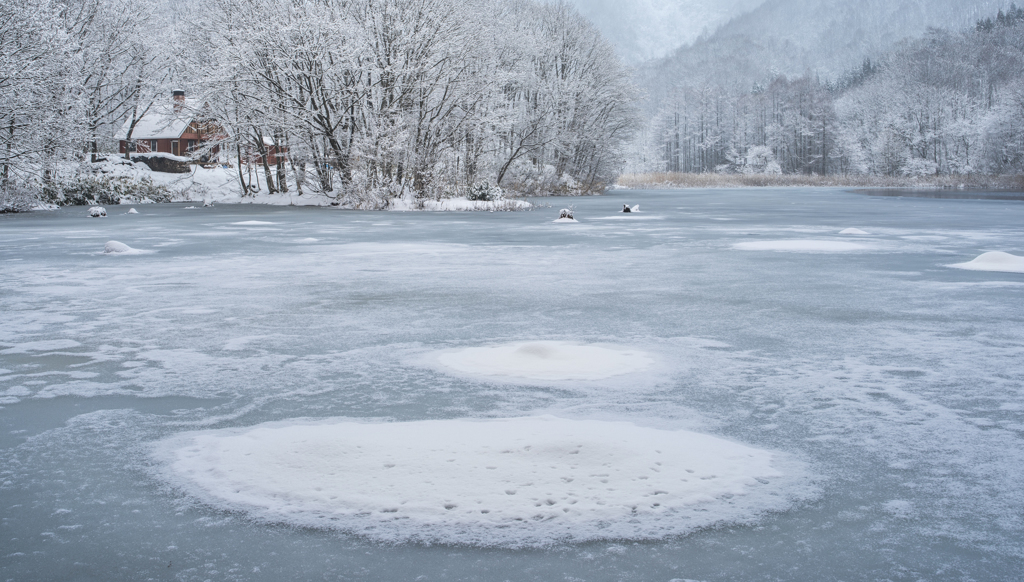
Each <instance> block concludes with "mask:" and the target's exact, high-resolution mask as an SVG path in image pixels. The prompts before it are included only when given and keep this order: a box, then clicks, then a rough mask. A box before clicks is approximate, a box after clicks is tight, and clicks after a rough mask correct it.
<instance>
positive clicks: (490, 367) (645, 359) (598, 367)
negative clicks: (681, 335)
mask: <svg viewBox="0 0 1024 582" xmlns="http://www.w3.org/2000/svg"><path fill="white" fill-rule="evenodd" d="M437 361H438V362H439V363H440V364H441V365H443V366H445V367H447V368H451V369H452V370H456V371H458V372H464V373H468V374H476V375H482V376H498V377H505V378H509V379H530V380H549V381H550V380H601V379H604V378H610V377H612V376H618V375H621V374H629V373H631V372H638V371H640V370H643V369H645V368H647V367H648V366H650V365H651V364H652V363H653V360H652V358H651V357H650V356H648V355H647V354H645V353H644V352H641V351H638V350H631V349H625V348H616V347H602V346H596V345H580V344H575V343H569V342H555V341H538V342H519V343H513V344H505V345H499V346H487V347H476V348H465V349H462V350H458V351H453V352H444V353H442V354H440V355H439V356H438V357H437Z"/></svg>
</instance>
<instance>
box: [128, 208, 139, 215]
mask: <svg viewBox="0 0 1024 582" xmlns="http://www.w3.org/2000/svg"><path fill="white" fill-rule="evenodd" d="M138 213H139V211H138V210H135V209H134V208H129V209H128V212H125V214H138Z"/></svg>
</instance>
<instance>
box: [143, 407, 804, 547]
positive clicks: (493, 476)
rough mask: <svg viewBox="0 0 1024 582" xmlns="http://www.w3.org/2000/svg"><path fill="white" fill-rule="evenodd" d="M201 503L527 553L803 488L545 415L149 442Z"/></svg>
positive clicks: (792, 469) (720, 449)
mask: <svg viewBox="0 0 1024 582" xmlns="http://www.w3.org/2000/svg"><path fill="white" fill-rule="evenodd" d="M155 455H156V457H157V459H158V460H159V461H161V464H162V466H163V467H165V469H164V475H165V476H166V477H167V478H168V480H170V481H171V482H172V483H173V484H174V485H175V486H177V487H180V488H181V489H183V490H184V491H186V492H188V493H190V494H191V495H193V496H194V497H196V498H198V499H200V500H201V501H203V502H205V503H208V504H211V505H214V506H216V507H221V508H223V509H226V510H234V511H244V512H247V513H249V514H250V515H251V516H253V517H255V518H257V519H262V520H266V521H269V522H278V523H281V522H283V523H287V524H292V525H296V526H300V527H316V528H324V529H333V530H340V531H345V532H350V533H354V534H358V535H363V536H367V537H369V538H371V539H374V540H379V541H383V542H409V541H412V542H426V543H446V544H467V545H477V546H499V547H500V546H504V547H528V546H546V545H551V544H554V543H564V542H583V541H588V540H598V539H658V538H664V537H668V536H675V535H680V534H685V533H688V532H691V531H694V530H697V529H700V528H704V527H709V526H713V525H715V524H717V523H724V522H729V523H736V522H750V521H753V520H755V519H757V517H758V516H759V515H761V514H763V513H764V512H768V511H780V510H784V509H786V508H787V507H788V506H789V505H790V504H791V503H792V499H793V498H794V497H800V496H801V495H803V494H807V493H809V492H810V491H812V490H811V489H810V487H808V486H807V485H806V481H805V479H806V473H805V469H804V468H803V466H802V465H801V464H799V463H797V462H795V461H792V460H790V459H789V458H788V457H787V456H786V455H784V454H782V453H777V452H773V451H768V450H763V449H757V448H753V447H749V446H746V445H742V444H739V443H735V442H733V441H729V440H725V439H720V438H717V437H714V436H710V435H705V434H700V433H695V432H689V431H682V430H658V429H653V428H646V427H640V426H636V425H634V424H631V423H627V422H604V421H596V420H569V419H564V418H557V417H554V416H541V417H529V418H509V419H499V420H427V421H419V422H386V423H365V422H354V421H350V420H342V419H332V420H329V421H322V422H310V421H299V422H288V423H275V424H264V425H259V426H255V427H251V428H245V429H223V430H216V431H206V432H198V433H186V434H182V435H178V436H176V437H172V438H169V439H166V440H164V441H162V442H160V443H158V444H157V445H156V448H155Z"/></svg>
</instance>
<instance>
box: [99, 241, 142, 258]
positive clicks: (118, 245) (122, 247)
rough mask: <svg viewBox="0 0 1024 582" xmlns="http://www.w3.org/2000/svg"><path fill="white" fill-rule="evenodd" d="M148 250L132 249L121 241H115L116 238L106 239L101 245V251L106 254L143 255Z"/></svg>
mask: <svg viewBox="0 0 1024 582" xmlns="http://www.w3.org/2000/svg"><path fill="white" fill-rule="evenodd" d="M148 252H149V251H142V250H139V249H133V248H132V247H130V246H128V245H126V244H124V243H123V242H117V241H116V240H112V241H107V244H105V245H103V253H104V254H107V255H143V254H146V253H148Z"/></svg>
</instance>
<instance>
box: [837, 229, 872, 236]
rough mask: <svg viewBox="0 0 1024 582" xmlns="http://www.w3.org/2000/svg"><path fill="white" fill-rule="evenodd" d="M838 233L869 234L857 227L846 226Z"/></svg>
mask: <svg viewBox="0 0 1024 582" xmlns="http://www.w3.org/2000/svg"><path fill="white" fill-rule="evenodd" d="M839 234H848V235H865V234H871V233H868V232H864V231H863V230H861V229H859V228H846V229H843V230H841V231H839Z"/></svg>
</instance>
